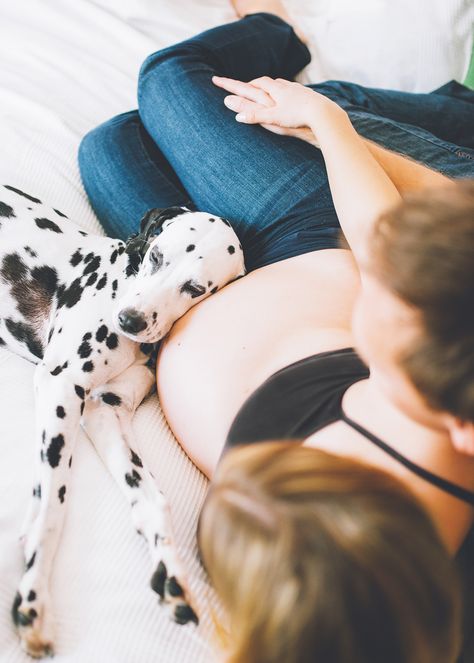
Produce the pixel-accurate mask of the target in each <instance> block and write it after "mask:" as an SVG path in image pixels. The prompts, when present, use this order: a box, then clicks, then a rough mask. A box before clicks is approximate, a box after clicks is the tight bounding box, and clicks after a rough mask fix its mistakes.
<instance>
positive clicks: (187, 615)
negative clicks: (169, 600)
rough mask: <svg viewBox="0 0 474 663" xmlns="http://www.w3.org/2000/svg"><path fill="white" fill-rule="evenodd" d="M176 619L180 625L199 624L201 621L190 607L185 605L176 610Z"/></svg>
mask: <svg viewBox="0 0 474 663" xmlns="http://www.w3.org/2000/svg"><path fill="white" fill-rule="evenodd" d="M174 619H175V621H176V622H177V623H178V624H187V623H188V622H194V623H195V624H198V623H199V619H198V617H197V615H196V613H195V612H194V610H193V609H192V608H191V606H190V605H186V604H185V603H183V604H180V605H177V606H176V608H175V609H174Z"/></svg>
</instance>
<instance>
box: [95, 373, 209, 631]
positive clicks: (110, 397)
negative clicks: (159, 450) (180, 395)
mask: <svg viewBox="0 0 474 663" xmlns="http://www.w3.org/2000/svg"><path fill="white" fill-rule="evenodd" d="M153 383H154V376H153V375H152V373H151V371H150V370H149V369H148V368H146V367H145V366H140V365H138V364H136V365H133V366H131V367H130V368H128V369H127V370H126V371H124V372H123V373H122V374H121V375H120V376H119V377H118V378H116V379H115V380H113V381H111V382H109V383H108V384H106V385H104V386H103V387H101V388H100V389H97V390H95V392H92V394H91V398H90V399H89V401H88V402H87V404H86V409H85V412H84V417H83V427H84V429H85V430H86V432H87V434H88V436H89V438H90V439H91V441H92V442H93V444H94V446H95V447H96V449H97V451H98V453H99V455H100V456H101V458H102V460H103V462H104V463H105V465H106V467H107V468H108V469H109V471H110V473H111V474H112V476H113V477H114V478H115V480H116V481H117V483H118V485H119V487H120V489H121V490H122V492H123V493H124V495H125V497H126V498H127V500H128V501H129V503H130V505H131V508H132V518H133V521H134V524H135V527H136V529H137V531H138V532H139V534H142V535H143V536H144V538H145V539H146V541H147V544H148V547H149V549H150V553H151V557H152V572H153V575H152V579H151V586H152V588H153V589H154V591H156V592H157V593H158V594H159V596H160V599H161V601H162V602H163V603H164V604H166V605H168V606H169V608H170V612H171V614H172V618H173V619H174V621H176V622H178V623H180V624H185V623H187V622H189V621H194V622H196V623H197V622H198V619H197V616H196V613H195V612H194V610H193V609H192V608H191V606H190V604H189V602H188V600H187V596H186V595H187V594H188V592H186V591H185V589H183V587H184V586H185V584H184V577H185V574H184V569H183V566H182V564H181V563H180V561H179V558H178V555H177V550H176V544H175V541H174V536H173V532H172V526H171V515H170V509H169V504H168V502H167V500H166V498H165V496H164V495H163V493H162V492H161V491H160V490H159V489H158V487H157V486H156V483H155V481H154V479H153V477H152V475H151V474H150V472H149V471H148V470H147V469H146V467H144V466H143V462H142V460H141V458H140V456H139V455H138V453H137V450H136V449H137V448H136V445H135V440H134V435H133V428H132V417H133V413H134V412H135V410H136V408H137V407H138V405H139V404H140V403H141V401H142V400H143V398H144V397H145V396H146V395H147V394H148V392H149V391H150V388H151V386H152V385H153ZM178 579H179V580H178Z"/></svg>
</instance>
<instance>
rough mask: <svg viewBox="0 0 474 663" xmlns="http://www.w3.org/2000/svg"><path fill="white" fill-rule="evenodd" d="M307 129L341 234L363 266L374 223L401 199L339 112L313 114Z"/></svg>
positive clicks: (346, 115) (345, 114) (345, 115)
mask: <svg viewBox="0 0 474 663" xmlns="http://www.w3.org/2000/svg"><path fill="white" fill-rule="evenodd" d="M310 128H311V130H312V131H313V133H314V135H315V136H316V138H317V141H318V144H319V147H320V149H321V151H322V153H323V157H324V161H325V164H326V170H327V173H328V179H329V186H330V189H331V194H332V198H333V202H334V207H335V208H336V212H337V215H338V217H339V222H340V224H341V227H342V230H343V232H344V235H345V237H346V239H347V242H348V243H349V246H350V248H351V249H352V251H353V253H354V257H355V259H356V261H357V262H358V263H361V262H362V263H363V262H364V261H365V260H364V258H365V253H366V245H367V238H368V235H369V233H370V231H371V230H372V227H373V225H374V223H375V221H376V219H377V218H378V217H379V216H380V214H381V213H382V212H385V211H386V210H387V209H389V208H391V207H393V206H394V205H396V204H398V203H399V202H400V201H401V195H400V193H399V191H398V189H397V187H396V186H395V184H394V182H393V181H392V179H391V178H390V177H389V175H388V174H387V172H386V171H385V170H384V168H383V167H382V165H380V163H379V162H378V160H377V159H376V158H375V156H374V155H373V153H372V151H371V149H369V147H368V145H367V143H366V142H365V141H364V140H363V139H362V137H361V136H359V134H358V133H357V132H356V130H355V129H354V127H353V126H352V123H351V121H350V119H349V116H348V114H347V113H346V112H345V111H344V110H343V109H342V108H340V107H337V110H334V109H330V111H329V112H315V113H314V121H313V119H312V118H311V120H310ZM387 167H388V162H387Z"/></svg>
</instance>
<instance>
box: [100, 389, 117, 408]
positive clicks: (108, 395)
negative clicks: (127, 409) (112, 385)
mask: <svg viewBox="0 0 474 663" xmlns="http://www.w3.org/2000/svg"><path fill="white" fill-rule="evenodd" d="M101 398H102V400H103V402H104V403H105V404H106V405H113V406H118V405H122V399H121V398H120V396H117V394H114V393H113V392H112V391H106V392H105V393H103V394H102V396H101Z"/></svg>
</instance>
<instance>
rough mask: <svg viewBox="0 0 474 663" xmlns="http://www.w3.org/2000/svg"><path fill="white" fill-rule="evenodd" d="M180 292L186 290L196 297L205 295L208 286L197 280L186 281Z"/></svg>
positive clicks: (192, 296)
mask: <svg viewBox="0 0 474 663" xmlns="http://www.w3.org/2000/svg"><path fill="white" fill-rule="evenodd" d="M179 292H180V293H181V292H186V293H187V294H188V295H191V298H192V299H194V298H195V297H200V296H201V295H203V294H204V293H205V292H206V288H205V287H204V286H203V285H201V284H200V283H196V282H195V281H186V282H185V283H183V285H182V286H181V288H180V289H179Z"/></svg>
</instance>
